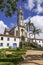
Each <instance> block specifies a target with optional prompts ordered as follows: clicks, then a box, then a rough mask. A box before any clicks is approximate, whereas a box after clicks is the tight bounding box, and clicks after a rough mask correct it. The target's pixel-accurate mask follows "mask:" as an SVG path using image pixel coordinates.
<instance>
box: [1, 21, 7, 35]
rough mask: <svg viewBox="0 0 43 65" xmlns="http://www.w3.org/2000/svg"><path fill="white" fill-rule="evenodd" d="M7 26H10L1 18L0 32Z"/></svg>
mask: <svg viewBox="0 0 43 65" xmlns="http://www.w3.org/2000/svg"><path fill="white" fill-rule="evenodd" d="M5 28H8V26H7V25H6V24H4V22H3V21H2V20H0V34H3V33H4V30H5Z"/></svg>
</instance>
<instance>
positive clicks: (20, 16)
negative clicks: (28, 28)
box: [18, 6, 23, 26]
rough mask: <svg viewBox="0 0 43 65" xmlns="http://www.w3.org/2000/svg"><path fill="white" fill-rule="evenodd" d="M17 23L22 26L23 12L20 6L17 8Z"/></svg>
mask: <svg viewBox="0 0 43 65" xmlns="http://www.w3.org/2000/svg"><path fill="white" fill-rule="evenodd" d="M18 25H19V26H23V12H22V7H21V6H20V8H19V9H18Z"/></svg>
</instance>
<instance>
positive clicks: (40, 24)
mask: <svg viewBox="0 0 43 65" xmlns="http://www.w3.org/2000/svg"><path fill="white" fill-rule="evenodd" d="M30 19H31V22H33V23H34V25H35V27H37V28H38V29H40V30H41V32H43V16H39V15H36V16H33V17H31V18H30ZM28 21H29V17H28V18H27V19H26V20H24V23H26V22H28ZM37 38H43V33H40V35H39V36H37Z"/></svg>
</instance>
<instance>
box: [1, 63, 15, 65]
mask: <svg viewBox="0 0 43 65" xmlns="http://www.w3.org/2000/svg"><path fill="white" fill-rule="evenodd" d="M0 65H14V64H13V63H12V62H0Z"/></svg>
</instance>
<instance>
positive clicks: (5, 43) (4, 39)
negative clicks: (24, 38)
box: [0, 36, 19, 49]
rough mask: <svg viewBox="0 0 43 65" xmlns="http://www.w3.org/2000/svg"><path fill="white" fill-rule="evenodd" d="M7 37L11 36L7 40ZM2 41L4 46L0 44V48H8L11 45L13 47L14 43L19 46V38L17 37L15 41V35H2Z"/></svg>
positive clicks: (0, 41)
mask: <svg viewBox="0 0 43 65" xmlns="http://www.w3.org/2000/svg"><path fill="white" fill-rule="evenodd" d="M1 37H3V40H1ZM7 38H9V39H10V40H9V41H7ZM0 43H3V46H0V49H1V48H8V47H9V46H11V47H13V43H16V44H17V47H19V38H16V41H14V37H6V36H0ZM7 43H9V46H7Z"/></svg>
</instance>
